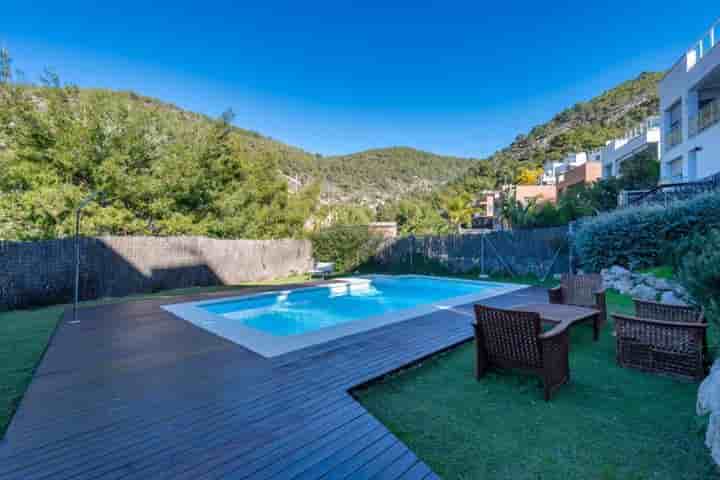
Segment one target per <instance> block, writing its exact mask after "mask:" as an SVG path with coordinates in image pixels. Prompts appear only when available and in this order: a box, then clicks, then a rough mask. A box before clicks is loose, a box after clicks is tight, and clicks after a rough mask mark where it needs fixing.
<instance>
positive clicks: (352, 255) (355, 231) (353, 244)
mask: <svg viewBox="0 0 720 480" xmlns="http://www.w3.org/2000/svg"><path fill="white" fill-rule="evenodd" d="M310 239H311V241H312V245H313V257H314V258H315V260H316V261H320V262H335V269H336V270H337V271H338V272H349V271H351V270H354V269H356V268H357V267H359V266H360V265H362V264H363V263H365V262H367V261H368V260H369V259H370V258H372V257H373V256H374V255H375V253H376V252H377V249H378V247H379V246H380V243H381V242H382V237H380V236H377V235H372V234H370V233H369V232H368V227H367V226H366V225H363V226H347V227H346V226H337V227H331V228H326V229H323V230H320V231H319V232H317V233H315V234H313V235H312V236H311V238H310Z"/></svg>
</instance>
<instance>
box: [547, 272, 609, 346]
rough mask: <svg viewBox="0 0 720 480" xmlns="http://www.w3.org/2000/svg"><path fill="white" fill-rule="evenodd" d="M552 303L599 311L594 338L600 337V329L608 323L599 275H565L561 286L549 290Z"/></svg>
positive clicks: (603, 291) (603, 292) (594, 324)
mask: <svg viewBox="0 0 720 480" xmlns="http://www.w3.org/2000/svg"><path fill="white" fill-rule="evenodd" d="M548 297H549V298H548V300H549V301H550V303H559V304H565V305H575V306H578V307H586V308H592V309H595V310H598V311H599V312H600V321H599V322H596V323H593V327H594V330H593V338H594V339H595V340H597V339H598V338H599V336H600V331H599V330H600V327H601V326H602V325H603V324H604V323H605V322H606V321H607V303H606V300H605V289H604V288H603V281H602V276H600V275H599V274H597V273H591V274H586V275H573V274H568V273H564V274H563V275H562V279H561V280H560V286H559V287H555V288H551V289H550V290H548Z"/></svg>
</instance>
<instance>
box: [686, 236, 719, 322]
mask: <svg viewBox="0 0 720 480" xmlns="http://www.w3.org/2000/svg"><path fill="white" fill-rule="evenodd" d="M688 244H689V246H688ZM682 251H683V252H684V258H683V260H682V262H681V264H680V268H679V272H678V273H679V277H680V281H681V282H682V283H683V285H684V286H685V288H687V290H688V292H690V295H691V296H692V298H693V300H695V301H696V302H697V303H698V304H699V305H702V306H703V307H704V308H705V312H706V314H707V315H708V317H709V318H711V319H713V320H715V321H719V320H720V317H719V316H718V315H720V304H719V303H718V302H720V230H713V231H711V232H709V233H708V234H706V235H700V234H696V235H693V236H692V237H690V240H689V241H688V242H686V245H683V246H682Z"/></svg>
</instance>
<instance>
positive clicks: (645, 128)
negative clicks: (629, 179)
mask: <svg viewBox="0 0 720 480" xmlns="http://www.w3.org/2000/svg"><path fill="white" fill-rule="evenodd" d="M660 136H661V135H660V117H659V116H653V117H649V118H647V119H645V121H644V122H642V123H641V124H640V125H638V126H636V127H635V128H633V129H631V130H628V131H627V132H625V135H623V136H622V137H621V138H615V139H613V140H610V141H609V142H608V143H607V145H605V148H603V149H602V151H601V154H600V159H601V162H602V178H604V179H606V178H611V177H619V176H620V167H621V165H622V164H623V162H625V161H626V160H630V159H633V158H636V157H637V156H638V155H645V154H648V155H650V156H651V157H652V158H654V159H656V160H658V161H659V160H660V158H661V153H662V152H661V149H660Z"/></svg>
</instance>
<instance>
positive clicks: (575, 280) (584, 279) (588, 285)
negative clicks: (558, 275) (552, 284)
mask: <svg viewBox="0 0 720 480" xmlns="http://www.w3.org/2000/svg"><path fill="white" fill-rule="evenodd" d="M561 287H562V292H563V298H564V299H565V303H566V304H568V305H577V306H580V307H595V306H596V305H597V298H596V297H595V293H596V292H598V291H599V290H600V289H601V288H602V277H601V276H600V275H599V274H597V273H591V274H584V275H573V274H569V273H564V274H563V275H562V279H561Z"/></svg>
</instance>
